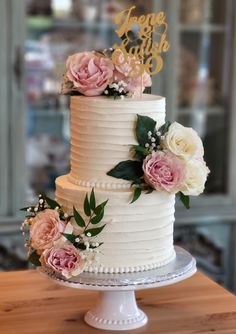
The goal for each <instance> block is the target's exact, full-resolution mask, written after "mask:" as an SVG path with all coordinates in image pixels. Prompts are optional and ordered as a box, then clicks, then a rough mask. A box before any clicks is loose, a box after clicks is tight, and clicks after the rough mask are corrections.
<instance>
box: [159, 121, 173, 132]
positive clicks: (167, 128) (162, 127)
mask: <svg viewBox="0 0 236 334" xmlns="http://www.w3.org/2000/svg"><path fill="white" fill-rule="evenodd" d="M170 126H171V122H169V121H167V122H165V124H163V125H162V126H161V127H160V128H159V129H158V132H160V133H161V135H162V136H163V135H164V134H166V132H168V130H169V127H170Z"/></svg>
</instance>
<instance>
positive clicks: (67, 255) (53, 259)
mask: <svg viewBox="0 0 236 334" xmlns="http://www.w3.org/2000/svg"><path fill="white" fill-rule="evenodd" d="M40 261H41V263H42V266H44V267H47V268H50V269H52V270H53V271H56V272H58V273H60V274H62V275H63V276H65V277H66V278H70V277H72V276H77V275H79V274H80V273H81V272H82V271H83V270H84V266H85V263H84V261H83V260H82V258H81V256H80V255H79V253H78V250H77V249H76V248H75V247H74V246H73V245H71V244H64V245H63V246H58V247H53V248H51V249H46V250H45V251H44V252H43V254H42V255H41V257H40Z"/></svg>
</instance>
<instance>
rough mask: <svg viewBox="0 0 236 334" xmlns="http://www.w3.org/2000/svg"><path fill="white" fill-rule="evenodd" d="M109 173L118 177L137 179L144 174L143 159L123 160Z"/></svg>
mask: <svg viewBox="0 0 236 334" xmlns="http://www.w3.org/2000/svg"><path fill="white" fill-rule="evenodd" d="M107 175H110V176H113V177H116V178H117V179H124V180H129V181H130V180H135V179H138V178H140V177H141V176H143V168H142V162H141V161H135V160H125V161H121V162H120V163H118V165H116V166H115V167H114V168H113V169H111V170H110V171H109V172H108V173H107Z"/></svg>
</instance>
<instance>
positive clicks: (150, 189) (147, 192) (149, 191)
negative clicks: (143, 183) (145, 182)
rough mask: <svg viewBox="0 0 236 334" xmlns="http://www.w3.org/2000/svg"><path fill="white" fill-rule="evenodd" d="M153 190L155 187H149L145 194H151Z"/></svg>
mask: <svg viewBox="0 0 236 334" xmlns="http://www.w3.org/2000/svg"><path fill="white" fill-rule="evenodd" d="M153 191H154V189H153V188H149V189H148V190H147V191H146V193H145V194H151V193H152V192H153Z"/></svg>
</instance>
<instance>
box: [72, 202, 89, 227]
mask: <svg viewBox="0 0 236 334" xmlns="http://www.w3.org/2000/svg"><path fill="white" fill-rule="evenodd" d="M73 215H74V218H75V221H76V224H77V225H79V226H80V227H85V226H86V224H85V221H84V219H83V218H82V217H81V215H80V214H79V212H78V211H77V210H76V208H75V207H74V206H73Z"/></svg>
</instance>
